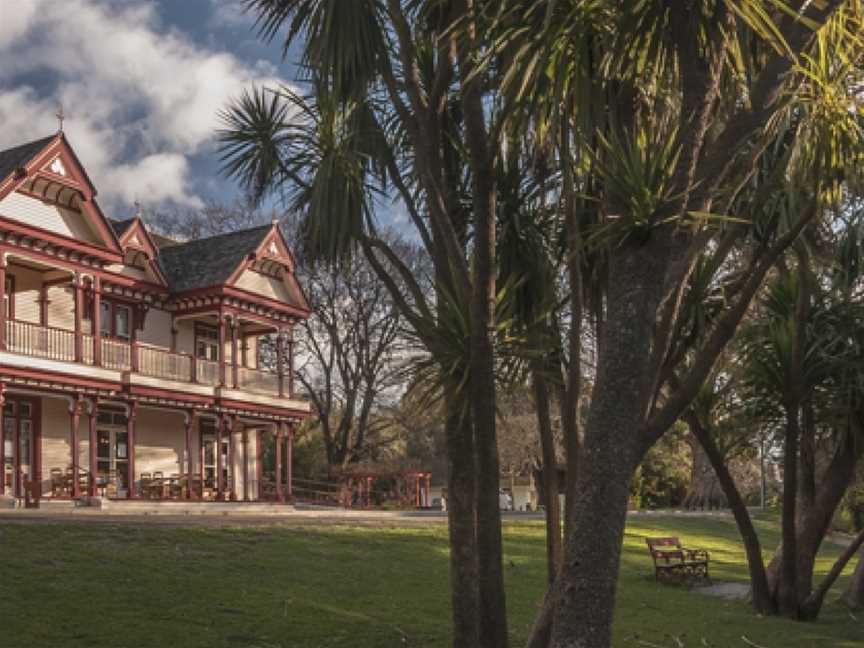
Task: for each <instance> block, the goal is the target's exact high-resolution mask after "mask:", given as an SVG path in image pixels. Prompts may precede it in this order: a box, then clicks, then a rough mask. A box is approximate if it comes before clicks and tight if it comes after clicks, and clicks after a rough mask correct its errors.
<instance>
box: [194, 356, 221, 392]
mask: <svg viewBox="0 0 864 648" xmlns="http://www.w3.org/2000/svg"><path fill="white" fill-rule="evenodd" d="M195 364H196V365H197V367H196V371H195V379H196V381H197V382H199V383H201V384H202V385H218V384H219V363H218V362H213V361H212V360H204V359H203V358H196V359H195Z"/></svg>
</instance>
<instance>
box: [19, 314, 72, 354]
mask: <svg viewBox="0 0 864 648" xmlns="http://www.w3.org/2000/svg"><path fill="white" fill-rule="evenodd" d="M6 349H7V350H9V351H13V352H16V353H23V354H25V355H30V356H35V357H39V358H47V359H49V360H62V361H67V362H74V361H75V331H70V330H67V329H61V328H55V327H52V326H41V325H40V324H34V323H32V322H25V321H23V320H7V321H6Z"/></svg>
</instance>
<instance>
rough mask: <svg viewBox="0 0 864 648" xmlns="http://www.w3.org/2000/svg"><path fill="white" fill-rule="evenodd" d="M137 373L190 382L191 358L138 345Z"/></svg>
mask: <svg viewBox="0 0 864 648" xmlns="http://www.w3.org/2000/svg"><path fill="white" fill-rule="evenodd" d="M138 371H139V372H140V373H142V374H144V375H145V376H153V377H154V378H164V379H166V380H177V381H180V382H190V381H191V380H192V356H190V355H187V354H183V353H171V352H170V351H165V350H164V349H160V348H158V347H151V346H147V345H143V344H139V345H138Z"/></svg>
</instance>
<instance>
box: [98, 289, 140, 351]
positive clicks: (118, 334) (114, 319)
mask: <svg viewBox="0 0 864 648" xmlns="http://www.w3.org/2000/svg"><path fill="white" fill-rule="evenodd" d="M100 308H101V313H100V321H99V329H100V330H101V332H102V337H108V338H115V339H117V340H126V341H128V340H129V339H131V337H132V308H131V307H129V306H127V305H125V304H118V303H116V302H111V301H108V300H105V299H103V300H102V301H101V302H100Z"/></svg>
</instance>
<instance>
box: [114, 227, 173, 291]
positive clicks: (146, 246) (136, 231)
mask: <svg viewBox="0 0 864 648" xmlns="http://www.w3.org/2000/svg"><path fill="white" fill-rule="evenodd" d="M135 235H137V236H138V239H139V241H142V240H143V243H142V244H141V245H133V244H130V243H129V241H130V240H131V239H132V238H133V237H134V236H135ZM120 245H121V246H122V247H123V250H124V251H125V250H127V249H133V250H140V251H141V252H144V254H146V255H147V260H148V265H149V266H150V269H151V270H152V272H153V274H155V275H156V277H157V278H158V279H159V283H160V285H161V286H163V287H165V288H167V286H168V280H167V279H166V278H165V275H164V274H162V269H161V268H160V267H159V264H158V263H156V258H157V257H158V256H159V247H158V246H157V245H156V243H155V242H154V241H153V239H152V237H151V236H150V233H149V232H148V231H147V228H146V227H145V226H144V223H143V221H142V220H141V219H140V218H138V217H137V216H136V217H135V220H134V222H133V223H132V224H131V225H130V226H129V227H127V228H126V231H125V232H123V235H122V236H121V237H120Z"/></svg>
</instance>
